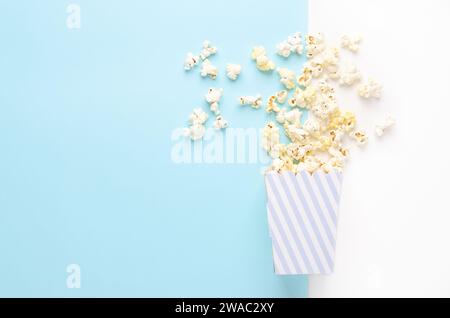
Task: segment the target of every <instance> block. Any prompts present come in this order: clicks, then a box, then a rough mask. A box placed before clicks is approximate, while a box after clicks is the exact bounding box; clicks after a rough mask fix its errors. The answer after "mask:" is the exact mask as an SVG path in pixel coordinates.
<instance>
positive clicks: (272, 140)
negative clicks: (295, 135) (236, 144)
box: [261, 122, 280, 152]
mask: <svg viewBox="0 0 450 318" xmlns="http://www.w3.org/2000/svg"><path fill="white" fill-rule="evenodd" d="M279 143H280V129H279V128H278V127H277V126H276V125H275V124H274V123H272V122H270V123H268V124H267V125H266V126H265V127H264V129H263V135H262V141H261V146H262V147H263V148H264V150H266V151H267V152H270V151H271V150H272V148H274V147H275V145H277V144H279Z"/></svg>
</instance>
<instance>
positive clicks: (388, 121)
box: [375, 115, 396, 137]
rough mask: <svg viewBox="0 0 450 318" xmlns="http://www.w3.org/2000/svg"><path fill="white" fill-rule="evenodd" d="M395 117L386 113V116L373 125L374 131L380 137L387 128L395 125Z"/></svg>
mask: <svg viewBox="0 0 450 318" xmlns="http://www.w3.org/2000/svg"><path fill="white" fill-rule="evenodd" d="M395 122H396V121H395V118H394V117H392V116H391V115H386V117H385V118H384V119H383V120H382V121H381V122H379V123H377V124H376V125H375V133H376V134H377V135H378V136H379V137H381V136H383V135H384V133H385V132H386V130H387V129H389V128H391V127H392V126H394V125H395Z"/></svg>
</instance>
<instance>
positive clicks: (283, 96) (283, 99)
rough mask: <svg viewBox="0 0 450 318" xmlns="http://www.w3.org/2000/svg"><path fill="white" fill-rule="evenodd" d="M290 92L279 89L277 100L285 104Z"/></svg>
mask: <svg viewBox="0 0 450 318" xmlns="http://www.w3.org/2000/svg"><path fill="white" fill-rule="evenodd" d="M287 97H288V92H287V91H286V90H282V91H279V92H278V93H277V102H278V103H279V104H284V103H285V102H286V100H287Z"/></svg>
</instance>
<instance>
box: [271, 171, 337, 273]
mask: <svg viewBox="0 0 450 318" xmlns="http://www.w3.org/2000/svg"><path fill="white" fill-rule="evenodd" d="M265 181H266V190H267V199H268V200H267V214H268V219H269V231H270V236H271V239H272V251H273V262H274V268H275V274H277V275H307V274H331V273H332V272H333V268H334V253H335V247H336V233H337V218H338V208H339V201H340V193H341V185H342V173H340V172H337V171H334V172H332V173H329V174H326V173H324V172H316V173H314V174H313V175H311V174H309V173H308V172H305V171H304V172H301V173H298V174H294V173H291V172H283V173H281V174H279V173H276V172H269V173H267V174H266V177H265Z"/></svg>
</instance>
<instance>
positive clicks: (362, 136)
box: [351, 130, 368, 146]
mask: <svg viewBox="0 0 450 318" xmlns="http://www.w3.org/2000/svg"><path fill="white" fill-rule="evenodd" d="M351 137H353V139H355V140H356V141H357V142H358V145H361V146H362V145H365V144H366V143H367V139H368V137H367V135H366V133H365V132H364V131H362V130H357V131H354V132H353V133H352V134H351Z"/></svg>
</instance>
